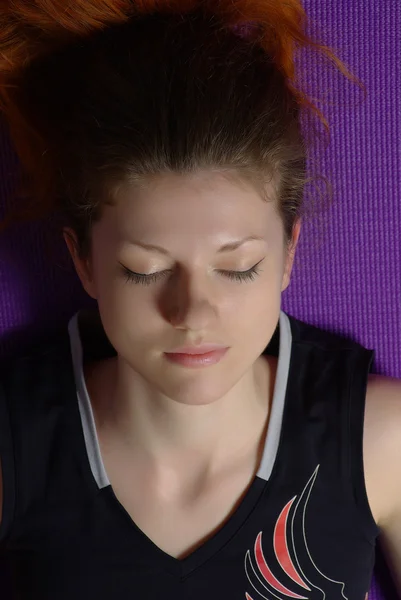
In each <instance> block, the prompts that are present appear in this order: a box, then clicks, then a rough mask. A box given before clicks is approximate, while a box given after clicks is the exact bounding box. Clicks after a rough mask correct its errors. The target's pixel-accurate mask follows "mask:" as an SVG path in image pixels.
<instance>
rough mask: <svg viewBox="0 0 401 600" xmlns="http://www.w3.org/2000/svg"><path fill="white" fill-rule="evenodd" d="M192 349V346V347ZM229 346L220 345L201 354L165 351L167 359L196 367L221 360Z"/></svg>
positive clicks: (206, 365)
mask: <svg viewBox="0 0 401 600" xmlns="http://www.w3.org/2000/svg"><path fill="white" fill-rule="evenodd" d="M192 349H193V348H192ZM228 350H229V348H224V347H222V346H220V347H219V349H217V350H213V351H212V352H206V353H203V354H183V353H180V352H172V353H168V352H165V356H166V358H167V360H169V361H170V362H172V363H175V364H177V365H181V366H182V367H189V368H192V369H193V368H196V367H209V366H211V365H216V364H217V363H219V362H220V361H221V359H222V358H223V356H224V355H225V354H226V352H228Z"/></svg>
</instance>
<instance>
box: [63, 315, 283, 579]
mask: <svg viewBox="0 0 401 600" xmlns="http://www.w3.org/2000/svg"><path fill="white" fill-rule="evenodd" d="M78 317H79V312H78V313H76V314H75V315H74V317H72V318H71V320H70V322H69V325H68V332H69V339H70V359H71V375H72V377H73V379H74V383H75V388H76V399H77V401H76V402H75V403H74V408H75V410H74V412H75V418H76V420H77V421H78V428H79V431H80V433H79V435H78V436H74V439H75V440H76V441H77V450H78V453H79V456H80V458H81V461H83V466H84V472H85V480H86V482H87V484H88V485H89V487H90V489H91V491H92V492H94V493H96V494H97V495H98V496H99V498H101V499H102V501H104V502H106V504H107V506H108V509H109V510H111V511H112V512H114V513H115V514H116V517H118V518H121V519H122V523H123V524H125V526H126V527H131V528H132V531H133V532H134V533H135V534H136V535H137V536H138V541H141V542H142V544H143V545H144V555H149V559H150V560H156V561H158V563H159V565H160V561H162V563H163V567H164V569H165V570H167V571H168V572H170V573H171V574H173V575H177V576H180V577H184V576H186V575H188V574H189V573H190V572H192V571H193V570H194V569H196V568H197V567H199V566H200V565H202V564H203V563H205V562H206V561H207V560H209V559H210V558H211V557H212V556H214V555H215V554H216V553H217V552H219V551H220V550H221V549H222V548H223V547H224V546H225V545H226V544H227V543H228V542H229V540H231V539H232V537H233V536H234V535H235V534H236V532H237V531H238V530H239V529H240V528H241V527H242V525H243V524H244V522H245V521H246V519H247V518H248V517H249V515H250V514H251V513H252V512H253V509H254V508H255V506H256V505H257V503H258V500H259V499H260V497H261V495H262V493H263V491H264V490H265V488H266V486H267V485H271V484H272V479H273V477H272V475H273V476H274V465H275V464H276V463H277V462H278V456H279V453H280V440H281V438H282V435H281V425H282V421H283V416H284V411H285V407H286V401H285V398H286V391H287V387H288V386H287V383H288V378H289V367H290V359H291V349H292V335H291V327H290V324H289V319H288V316H287V315H286V314H285V313H284V312H283V311H280V319H279V324H278V327H277V329H276V333H277V330H278V331H279V342H278V344H277V347H278V364H277V371H276V380H275V385H274V392H273V402H272V405H271V413H270V417H269V424H268V428H267V433H266V437H265V444H264V451H263V455H262V459H261V462H260V465H259V469H258V472H257V473H256V475H255V477H254V479H253V480H252V482H251V483H250V485H249V486H248V489H247V491H246V492H245V494H244V496H243V498H242V500H241V501H240V502H239V504H238V506H237V508H236V509H235V511H234V512H233V514H232V515H231V516H230V517H229V518H228V519H227V520H226V521H225V523H224V524H223V525H222V526H221V527H220V528H219V529H217V531H216V532H215V533H214V534H213V535H212V536H211V537H209V538H208V539H207V540H206V541H205V542H204V543H203V544H201V545H200V546H198V547H197V548H195V550H194V551H193V552H191V553H190V554H189V555H187V556H186V557H184V558H182V559H180V558H176V557H174V556H171V555H170V554H168V553H167V552H165V551H164V550H162V549H161V548H160V547H159V546H157V544H156V543H155V542H153V541H152V540H151V538H149V537H148V536H147V535H146V533H145V532H144V531H142V530H141V529H140V527H139V526H138V525H137V524H136V523H135V521H134V520H133V519H132V517H131V515H130V514H129V513H128V511H127V510H126V509H125V507H124V506H123V505H122V504H121V502H120V501H119V499H118V498H117V496H116V494H115V492H114V490H113V487H112V485H111V483H110V481H109V478H108V476H107V473H106V469H105V466H104V463H103V459H102V455H101V451H100V444H99V439H98V436H97V431H96V425H95V419H94V414H93V410H92V407H91V401H90V398H89V394H88V390H87V388H86V383H85V377H84V371H83V356H84V349H83V346H82V341H81V333H80V328H79V325H78ZM270 343H271V342H270ZM276 343H277V338H276ZM269 346H270V344H269ZM269 346H267V348H266V349H265V351H264V352H263V354H265V353H266V351H267V350H268V348H269ZM81 464H82V462H81Z"/></svg>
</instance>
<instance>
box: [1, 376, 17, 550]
mask: <svg viewBox="0 0 401 600" xmlns="http://www.w3.org/2000/svg"><path fill="white" fill-rule="evenodd" d="M0 457H1V471H2V482H3V485H2V487H3V508H2V515H1V521H0V547H1V546H2V545H3V544H4V542H5V541H6V540H7V536H8V535H9V533H10V530H11V525H12V522H13V518H14V506H15V476H14V451H13V441H12V434H11V426H10V413H9V409H8V405H7V400H6V395H5V392H4V388H3V385H2V381H1V378H0Z"/></svg>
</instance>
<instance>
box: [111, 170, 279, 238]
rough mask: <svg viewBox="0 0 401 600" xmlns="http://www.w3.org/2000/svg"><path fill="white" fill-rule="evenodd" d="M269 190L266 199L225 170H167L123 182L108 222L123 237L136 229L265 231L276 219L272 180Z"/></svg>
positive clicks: (152, 231)
mask: <svg viewBox="0 0 401 600" xmlns="http://www.w3.org/2000/svg"><path fill="white" fill-rule="evenodd" d="M266 193H267V201H266V199H265V198H262V196H261V195H260V194H259V193H258V191H257V189H256V187H254V186H252V185H251V184H250V183H248V182H245V181H243V180H237V179H234V178H231V177H226V176H224V175H222V174H221V173H210V172H201V173H197V174H196V175H191V176H185V177H184V176H181V175H174V174H168V175H163V176H159V177H157V178H155V179H153V180H152V181H149V182H147V183H145V184H142V185H141V186H138V185H132V184H131V185H130V184H126V185H124V186H123V187H121V188H120V189H119V191H118V193H117V194H116V195H115V201H116V202H115V206H114V207H112V208H111V209H110V215H109V216H110V219H109V224H110V226H113V227H114V228H116V229H117V230H118V232H119V235H121V236H123V237H124V236H127V235H130V234H132V233H133V232H134V233H136V234H140V235H142V234H146V233H149V234H154V235H166V234H169V233H170V234H171V235H178V234H181V235H182V234H183V233H187V234H193V235H205V236H207V235H211V236H213V234H219V233H221V232H222V231H224V230H230V233H231V231H232V233H249V232H250V230H252V231H251V233H252V234H254V235H263V233H265V232H266V230H267V229H268V228H269V226H274V225H277V219H278V215H277V213H276V199H275V192H274V187H273V185H271V187H270V189H269V188H266ZM111 212H112V213H113V214H111Z"/></svg>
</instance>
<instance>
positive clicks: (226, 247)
mask: <svg viewBox="0 0 401 600" xmlns="http://www.w3.org/2000/svg"><path fill="white" fill-rule="evenodd" d="M254 240H257V241H262V242H265V241H266V240H265V239H264V238H263V237H260V236H258V235H249V236H248V237H246V238H244V239H242V240H235V241H234V242H229V243H228V244H224V245H223V246H221V248H219V249H218V250H217V252H218V254H222V253H223V252H232V251H233V250H236V249H237V248H239V247H240V246H242V245H243V244H245V243H246V242H250V241H254ZM128 243H129V244H130V245H131V246H139V247H140V248H144V249H145V250H150V251H151V252H159V253H160V254H165V255H167V256H170V253H169V251H168V250H166V249H165V248H162V247H161V246H155V245H153V244H145V243H144V242H139V241H135V240H129V242H128Z"/></svg>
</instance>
